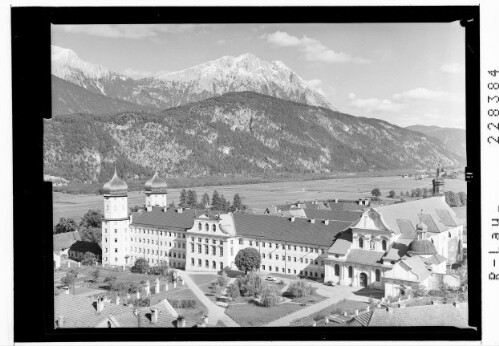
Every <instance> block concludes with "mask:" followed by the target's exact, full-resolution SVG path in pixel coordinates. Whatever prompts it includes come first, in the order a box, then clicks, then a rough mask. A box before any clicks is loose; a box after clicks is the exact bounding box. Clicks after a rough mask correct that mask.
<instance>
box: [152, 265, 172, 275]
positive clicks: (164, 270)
mask: <svg viewBox="0 0 499 346" xmlns="http://www.w3.org/2000/svg"><path fill="white" fill-rule="evenodd" d="M149 274H151V275H161V276H164V277H166V276H168V266H167V265H165V264H163V265H160V266H155V267H151V269H149Z"/></svg>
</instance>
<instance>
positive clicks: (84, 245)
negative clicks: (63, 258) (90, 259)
mask: <svg viewBox="0 0 499 346" xmlns="http://www.w3.org/2000/svg"><path fill="white" fill-rule="evenodd" d="M69 251H77V252H91V253H94V254H96V255H99V256H100V255H102V248H101V247H100V245H99V244H97V243H92V242H89V241H83V240H78V241H77V242H76V243H74V244H73V245H71V247H70V248H69Z"/></svg>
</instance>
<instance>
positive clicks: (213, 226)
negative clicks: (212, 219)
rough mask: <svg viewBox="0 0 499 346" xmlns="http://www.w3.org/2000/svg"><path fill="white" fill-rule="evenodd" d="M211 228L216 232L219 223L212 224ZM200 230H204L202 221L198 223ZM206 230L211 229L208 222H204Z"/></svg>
mask: <svg viewBox="0 0 499 346" xmlns="http://www.w3.org/2000/svg"><path fill="white" fill-rule="evenodd" d="M211 229H212V231H213V232H216V231H217V225H216V224H213V225H212V226H211ZM198 230H200V231H202V230H203V225H202V224H201V222H199V223H198ZM204 230H205V231H206V232H208V231H209V230H210V225H208V224H207V223H205V224H204Z"/></svg>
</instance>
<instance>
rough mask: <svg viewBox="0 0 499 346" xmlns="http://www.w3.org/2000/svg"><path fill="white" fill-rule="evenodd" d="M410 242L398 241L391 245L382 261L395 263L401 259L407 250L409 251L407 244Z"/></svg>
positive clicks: (408, 240) (407, 240) (409, 240)
mask: <svg viewBox="0 0 499 346" xmlns="http://www.w3.org/2000/svg"><path fill="white" fill-rule="evenodd" d="M411 241H412V240H411V239H399V240H397V241H396V242H394V243H393V244H392V247H391V248H390V250H388V252H387V253H386V255H385V257H383V259H386V260H389V261H397V260H399V259H400V258H401V257H403V256H404V255H405V254H406V253H407V250H409V244H410V242H411Z"/></svg>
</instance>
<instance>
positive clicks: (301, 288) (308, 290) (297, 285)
mask: <svg viewBox="0 0 499 346" xmlns="http://www.w3.org/2000/svg"><path fill="white" fill-rule="evenodd" d="M316 290H317V288H315V287H313V286H312V285H311V284H308V283H306V282H305V281H303V280H297V281H294V282H292V283H291V284H290V285H289V287H288V290H287V291H286V294H287V295H289V296H290V297H292V298H301V297H306V296H310V295H313V294H315V291H316Z"/></svg>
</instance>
